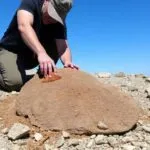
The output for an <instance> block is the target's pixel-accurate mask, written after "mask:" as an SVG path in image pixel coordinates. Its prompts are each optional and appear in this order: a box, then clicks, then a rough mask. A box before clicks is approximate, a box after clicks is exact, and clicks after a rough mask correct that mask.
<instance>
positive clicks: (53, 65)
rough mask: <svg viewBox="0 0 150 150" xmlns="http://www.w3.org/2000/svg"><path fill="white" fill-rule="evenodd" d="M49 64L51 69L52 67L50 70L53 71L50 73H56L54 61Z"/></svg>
mask: <svg viewBox="0 0 150 150" xmlns="http://www.w3.org/2000/svg"><path fill="white" fill-rule="evenodd" d="M51 64H52V67H53V68H52V69H53V70H52V71H53V72H56V65H55V63H54V61H52V62H51Z"/></svg>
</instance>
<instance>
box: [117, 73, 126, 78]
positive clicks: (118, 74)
mask: <svg viewBox="0 0 150 150" xmlns="http://www.w3.org/2000/svg"><path fill="white" fill-rule="evenodd" d="M125 76H126V75H125V73H124V72H119V73H116V74H115V77H119V78H122V77H125Z"/></svg>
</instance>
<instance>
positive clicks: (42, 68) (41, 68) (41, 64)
mask: <svg viewBox="0 0 150 150" xmlns="http://www.w3.org/2000/svg"><path fill="white" fill-rule="evenodd" d="M40 71H41V74H42V75H44V65H43V63H40Z"/></svg>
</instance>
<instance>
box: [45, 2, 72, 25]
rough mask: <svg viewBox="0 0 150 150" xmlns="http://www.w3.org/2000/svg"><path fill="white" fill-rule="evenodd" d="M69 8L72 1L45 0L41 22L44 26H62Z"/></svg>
mask: <svg viewBox="0 0 150 150" xmlns="http://www.w3.org/2000/svg"><path fill="white" fill-rule="evenodd" d="M71 8H72V0H45V2H44V4H43V7H42V13H43V22H44V23H45V24H51V23H56V22H59V23H61V24H62V25H64V24H65V19H66V16H67V14H68V12H69V11H70V9H71Z"/></svg>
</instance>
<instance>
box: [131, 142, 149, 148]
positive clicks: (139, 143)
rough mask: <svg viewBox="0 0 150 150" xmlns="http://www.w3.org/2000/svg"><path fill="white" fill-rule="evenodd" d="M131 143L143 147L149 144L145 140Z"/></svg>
mask: <svg viewBox="0 0 150 150" xmlns="http://www.w3.org/2000/svg"><path fill="white" fill-rule="evenodd" d="M132 145H133V146H136V147H141V148H145V147H148V145H149V144H147V143H146V142H132Z"/></svg>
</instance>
